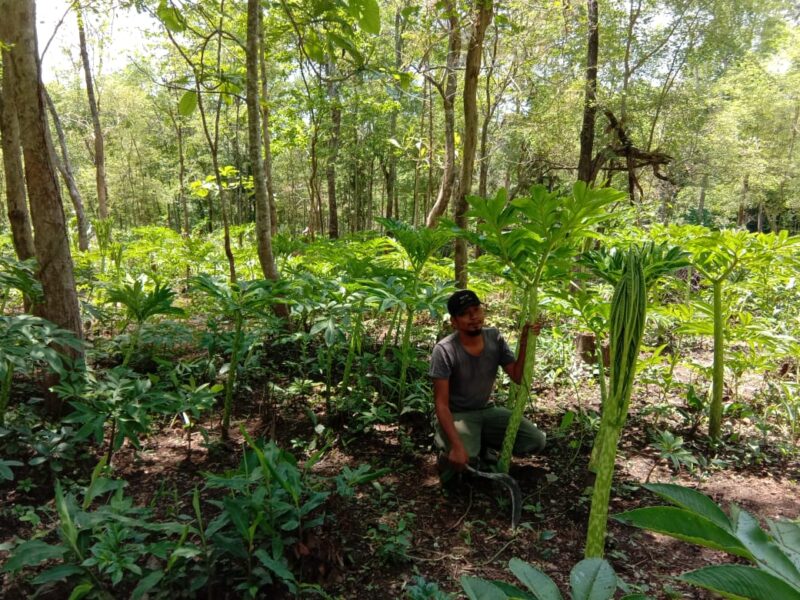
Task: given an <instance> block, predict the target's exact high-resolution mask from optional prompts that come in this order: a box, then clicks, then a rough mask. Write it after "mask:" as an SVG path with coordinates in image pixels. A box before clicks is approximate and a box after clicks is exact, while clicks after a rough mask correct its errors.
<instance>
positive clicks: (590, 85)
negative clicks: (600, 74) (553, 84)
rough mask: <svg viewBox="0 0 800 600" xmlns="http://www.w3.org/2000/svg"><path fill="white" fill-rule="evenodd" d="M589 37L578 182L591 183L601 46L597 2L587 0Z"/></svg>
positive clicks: (595, 0)
mask: <svg viewBox="0 0 800 600" xmlns="http://www.w3.org/2000/svg"><path fill="white" fill-rule="evenodd" d="M586 7H587V17H588V26H589V31H588V37H587V44H586V89H585V91H584V100H583V124H582V125H581V138H580V140H581V150H580V157H579V159H578V181H585V182H586V183H591V181H592V172H593V171H594V169H593V167H592V152H593V148H594V126H595V120H596V117H597V58H598V50H599V46H600V33H599V30H598V14H597V12H598V11H597V0H587V2H586Z"/></svg>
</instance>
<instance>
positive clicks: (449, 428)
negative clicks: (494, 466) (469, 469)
mask: <svg viewBox="0 0 800 600" xmlns="http://www.w3.org/2000/svg"><path fill="white" fill-rule="evenodd" d="M433 401H434V406H435V409H436V418H437V419H438V420H439V426H440V427H441V428H442V432H443V433H444V435H445V437H446V438H447V441H448V443H449V444H450V453H449V454H448V456H447V458H448V460H449V461H450V463H451V464H452V465H453V467H454V468H455V469H456V470H458V471H461V470H463V469H464V468H465V467H466V466H467V462H468V461H469V455H468V454H467V451H466V449H465V448H464V443H463V442H462V441H461V436H460V435H458V431H456V426H455V424H454V423H453V413H452V412H450V381H449V380H448V379H434V380H433Z"/></svg>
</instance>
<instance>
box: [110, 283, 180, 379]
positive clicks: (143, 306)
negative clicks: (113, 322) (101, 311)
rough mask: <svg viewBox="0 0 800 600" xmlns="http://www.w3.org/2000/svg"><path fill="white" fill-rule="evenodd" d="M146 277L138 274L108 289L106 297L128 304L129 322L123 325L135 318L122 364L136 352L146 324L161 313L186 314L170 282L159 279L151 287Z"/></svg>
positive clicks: (115, 301)
mask: <svg viewBox="0 0 800 600" xmlns="http://www.w3.org/2000/svg"><path fill="white" fill-rule="evenodd" d="M145 283H146V281H145V278H144V277H139V278H137V279H135V280H134V281H132V282H131V281H129V282H126V283H122V284H119V285H115V286H112V287H110V288H109V289H108V292H107V295H106V301H107V302H109V303H112V304H121V305H122V306H124V307H125V315H126V317H127V322H126V323H125V324H124V325H123V327H122V330H123V331H124V330H125V329H126V328H127V326H128V323H129V322H131V321H132V322H133V331H132V332H131V334H130V339H129V341H128V347H127V349H126V350H125V354H124V357H123V359H122V366H127V365H128V364H129V363H130V360H131V357H132V356H133V353H134V352H135V351H136V348H137V346H138V345H139V337H140V336H141V333H142V327H143V326H144V324H145V323H146V322H147V321H149V320H151V319H152V318H153V317H155V316H158V315H172V316H184V315H185V314H186V313H185V312H184V310H183V309H182V308H180V307H177V306H174V305H173V302H174V300H175V292H173V291H172V289H170V287H169V286H166V285H162V284H161V283H160V282H156V283H155V284H154V285H153V287H152V288H151V289H147V288H146V287H145Z"/></svg>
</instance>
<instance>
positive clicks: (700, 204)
mask: <svg viewBox="0 0 800 600" xmlns="http://www.w3.org/2000/svg"><path fill="white" fill-rule="evenodd" d="M707 189H708V173H704V174H703V180H702V181H701V182H700V197H699V198H698V200H697V222H698V223H699V224H700V225H703V224H704V223H705V212H706V190H707Z"/></svg>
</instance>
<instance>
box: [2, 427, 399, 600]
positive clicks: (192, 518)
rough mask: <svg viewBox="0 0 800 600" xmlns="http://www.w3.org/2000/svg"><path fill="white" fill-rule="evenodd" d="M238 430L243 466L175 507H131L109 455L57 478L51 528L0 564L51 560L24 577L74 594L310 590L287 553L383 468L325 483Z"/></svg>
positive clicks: (13, 548)
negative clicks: (65, 482)
mask: <svg viewBox="0 0 800 600" xmlns="http://www.w3.org/2000/svg"><path fill="white" fill-rule="evenodd" d="M242 433H243V435H244V437H245V440H246V443H247V447H246V448H245V450H244V452H243V455H242V460H241V462H240V464H239V466H238V467H237V468H236V469H232V470H230V471H226V472H224V473H221V474H214V473H208V474H206V475H205V485H204V486H203V487H202V488H198V487H195V488H194V490H193V491H191V492H188V493H187V494H185V496H189V497H190V500H187V498H186V497H184V498H182V499H179V502H177V503H176V504H177V505H176V506H173V507H172V510H173V512H172V513H171V514H164V513H163V512H161V511H157V510H154V509H153V508H152V507H147V506H137V505H136V503H135V502H134V499H133V498H132V497H131V496H129V495H126V492H125V487H126V485H127V484H126V482H125V481H123V480H120V479H114V478H113V477H109V476H108V473H107V472H108V469H107V465H106V461H105V458H103V459H101V461H100V462H99V463H98V464H97V466H96V467H95V468H94V470H93V472H92V476H91V478H90V480H89V483H88V484H87V485H85V486H83V485H79V484H74V483H73V484H71V485H70V486H69V488H67V489H65V488H64V487H63V486H62V484H61V482H60V480H57V481H56V483H55V509H56V514H55V515H54V523H55V527H54V529H55V531H53V530H50V531H47V530H43V531H40V532H37V533H36V534H35V535H34V536H33V537H32V538H31V539H28V540H26V541H22V542H21V543H19V544H16V545H15V544H5V545H4V546H5V547H4V548H3V549H4V550H10V556H9V558H8V560H7V561H6V563H5V564H4V566H3V571H5V572H7V573H11V574H18V573H20V572H23V571H25V570H27V569H30V568H34V567H38V566H39V565H41V564H42V563H47V564H52V561H57V563H58V564H56V565H55V566H50V567H48V568H46V569H44V570H39V572H38V574H36V575H35V576H34V577H32V579H31V580H30V584H31V585H33V586H34V587H35V588H36V589H37V590H38V592H37V593H42V592H44V591H45V590H46V589H48V588H53V587H58V586H63V587H66V588H67V589H69V590H70V597H73V598H79V597H84V596H87V595H90V594H91V596H92V597H101V598H106V597H109V598H110V597H119V596H120V595H121V594H126V593H127V594H130V597H131V598H143V597H145V595H147V597H150V598H169V597H181V598H193V597H196V596H197V595H198V594H199V593H201V592H202V591H204V590H206V591H208V593H209V594H211V593H213V590H214V589H216V588H217V587H219V588H220V589H223V588H227V589H234V590H236V592H237V594H238V595H239V597H243V598H244V597H247V598H250V597H256V596H257V595H258V593H259V591H263V590H264V589H267V588H270V587H273V586H285V587H286V588H288V590H289V591H290V592H297V591H298V590H300V589H303V588H305V587H309V586H310V587H312V588H313V587H314V586H313V585H312V584H304V583H303V582H301V581H298V580H297V578H296V577H295V575H294V573H293V566H292V565H291V564H290V563H291V562H292V561H296V560H297V558H296V556H297V554H296V553H294V552H292V550H293V549H296V547H297V546H298V545H302V543H303V540H304V535H305V534H306V533H307V532H309V531H312V530H314V529H315V528H317V527H319V526H321V525H322V524H323V522H324V519H325V516H324V510H323V505H324V503H325V502H326V500H327V499H328V497H329V496H330V494H331V493H338V494H340V495H341V496H342V497H348V496H352V489H353V487H354V486H357V485H360V484H363V483H366V482H368V481H371V480H372V479H375V478H377V477H379V476H381V475H382V474H383V473H384V472H382V471H373V470H371V469H369V467H368V466H366V465H365V466H364V468H361V469H358V470H357V471H350V472H347V473H343V474H342V475H339V476H337V477H336V478H334V480H333V481H328V480H325V479H324V478H320V477H314V476H311V475H310V474H309V469H310V468H311V467H312V466H313V464H314V461H313V460H312V461H306V463H305V465H303V467H302V468H301V467H300V466H298V464H297V461H296V460H295V458H294V457H293V456H292V455H291V454H289V453H288V452H286V451H284V450H281V449H279V448H278V447H277V446H276V445H275V444H274V443H272V442H270V443H265V442H264V441H263V440H261V441H255V440H253V439H251V438H250V437H249V436H248V435H247V434H246V432H245V431H244V430H242ZM176 495H177V492H176ZM183 510H186V511H188V512H185V513H184V512H180V511H183ZM208 515H212V517H211V518H209V517H208ZM295 570H297V569H296V568H295Z"/></svg>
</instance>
